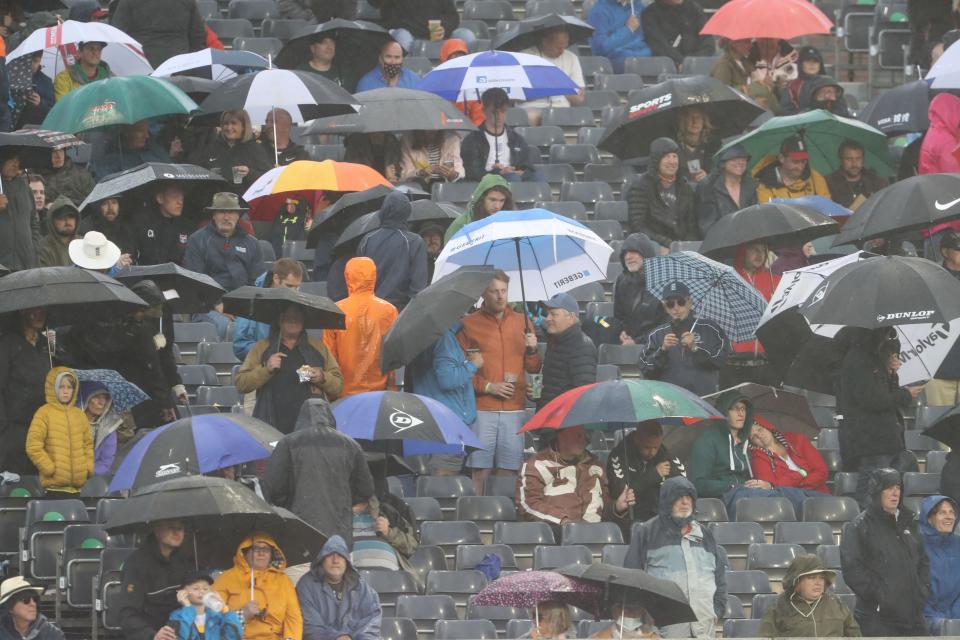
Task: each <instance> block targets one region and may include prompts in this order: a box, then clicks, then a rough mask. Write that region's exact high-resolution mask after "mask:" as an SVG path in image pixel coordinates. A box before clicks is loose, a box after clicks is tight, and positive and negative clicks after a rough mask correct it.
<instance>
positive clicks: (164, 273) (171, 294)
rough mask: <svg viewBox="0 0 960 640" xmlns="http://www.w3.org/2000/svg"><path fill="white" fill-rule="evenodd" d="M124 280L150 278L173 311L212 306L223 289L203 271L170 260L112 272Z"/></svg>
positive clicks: (136, 280)
mask: <svg viewBox="0 0 960 640" xmlns="http://www.w3.org/2000/svg"><path fill="white" fill-rule="evenodd" d="M115 278H116V279H117V280H119V281H120V282H123V283H125V284H130V285H132V284H134V283H136V282H140V281H141V280H153V281H154V282H156V283H157V286H158V287H160V289H161V290H163V293H164V297H165V298H166V302H165V303H164V304H165V306H167V307H169V309H170V311H172V312H173V313H203V312H205V311H209V310H210V309H211V308H213V305H215V304H217V302H218V301H219V300H220V298H221V297H222V296H223V294H224V293H226V292H225V291H224V289H223V287H221V286H220V285H219V284H217V281H216V280H214V279H213V278H211V277H210V276H208V275H207V274H205V273H197V272H196V271H190V270H189V269H184V268H183V267H181V266H180V265H177V264H174V263H172V262H167V263H164V264H154V265H149V266H137V265H133V266H129V267H127V268H125V269H122V270H121V271H119V272H117V273H116V274H115Z"/></svg>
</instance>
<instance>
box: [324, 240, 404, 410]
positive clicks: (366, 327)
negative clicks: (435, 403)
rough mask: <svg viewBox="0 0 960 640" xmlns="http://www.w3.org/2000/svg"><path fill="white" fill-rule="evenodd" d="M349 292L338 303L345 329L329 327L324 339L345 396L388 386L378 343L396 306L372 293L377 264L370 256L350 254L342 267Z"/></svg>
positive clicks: (379, 343) (343, 396)
mask: <svg viewBox="0 0 960 640" xmlns="http://www.w3.org/2000/svg"><path fill="white" fill-rule="evenodd" d="M343 275H344V277H345V278H346V280H347V290H348V291H349V292H350V295H348V296H347V297H346V298H345V299H344V300H341V301H340V302H338V303H337V306H338V307H340V310H341V311H343V313H344V315H345V316H346V325H347V328H346V329H342V330H333V329H328V330H326V331H324V332H323V341H324V343H325V344H326V345H327V348H328V349H329V350H330V353H331V354H332V355H333V357H334V359H336V361H337V362H338V363H340V372H341V373H342V374H343V391H341V392H340V397H342V398H345V397H347V396H352V395H354V394H356V393H364V392H365V391H382V390H384V389H386V388H387V375H386V374H385V373H383V372H381V371H380V345H381V343H382V342H383V337H384V336H385V335H386V334H387V331H388V330H389V329H390V326H391V325H392V324H393V323H394V322H396V320H397V308H396V307H395V306H393V305H392V304H390V303H389V302H387V301H386V300H383V299H381V298H378V297H377V296H375V295H374V294H373V287H374V285H375V284H376V282H377V265H375V264H374V263H373V260H371V259H370V258H352V259H351V260H350V261H349V262H348V263H347V266H346V267H345V268H344V270H343Z"/></svg>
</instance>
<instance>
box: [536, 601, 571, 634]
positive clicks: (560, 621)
mask: <svg viewBox="0 0 960 640" xmlns="http://www.w3.org/2000/svg"><path fill="white" fill-rule="evenodd" d="M537 616H538V617H539V626H538V627H537V631H538V632H539V634H540V637H541V638H552V637H555V636H558V635H560V634H561V633H566V632H567V631H568V630H569V629H570V627H571V625H572V624H573V618H572V617H571V616H570V609H569V608H568V607H567V605H565V604H563V603H562V602H557V601H556V600H545V601H543V602H540V603H538V604H537Z"/></svg>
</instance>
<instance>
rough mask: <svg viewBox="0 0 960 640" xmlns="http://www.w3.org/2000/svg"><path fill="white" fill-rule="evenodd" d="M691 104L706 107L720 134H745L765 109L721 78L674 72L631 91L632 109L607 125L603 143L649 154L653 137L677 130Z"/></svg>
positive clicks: (618, 150)
mask: <svg viewBox="0 0 960 640" xmlns="http://www.w3.org/2000/svg"><path fill="white" fill-rule="evenodd" d="M685 107H696V108H697V109H700V110H701V111H703V112H704V113H705V114H706V116H707V118H709V120H710V122H711V123H712V124H713V126H714V127H715V130H714V134H715V135H716V137H717V138H718V139H719V138H725V137H727V136H733V135H739V134H740V133H741V132H742V131H744V130H745V129H746V128H747V127H748V125H749V124H750V123H751V122H752V121H753V120H754V119H755V118H756V117H757V116H758V115H760V114H761V113H763V107H761V106H760V105H758V104H757V103H756V102H754V101H753V100H751V99H750V98H748V97H746V96H745V95H743V94H742V93H740V92H739V91H737V90H736V89H733V88H731V87H728V86H727V85H726V84H724V83H723V82H720V81H719V80H717V79H716V78H710V77H707V76H691V77H689V78H674V79H671V80H665V81H664V82H659V83H657V84H654V85H651V86H649V87H644V88H643V89H641V90H640V91H638V92H637V93H636V96H633V94H631V100H630V103H629V105H628V106H627V109H626V110H625V111H624V112H623V114H622V115H620V116H617V117H616V118H615V119H614V120H613V121H612V122H610V124H608V125H607V128H606V129H605V130H604V132H603V137H601V139H600V142H599V144H598V147H599V148H600V149H603V150H604V151H609V152H610V153H612V154H614V155H615V156H618V157H620V158H636V157H639V156H646V155H649V153H650V143H651V142H653V141H654V140H656V139H657V138H659V137H661V136H670V137H672V136H673V135H674V132H676V131H677V115H678V114H679V113H680V112H681V109H683V108H685Z"/></svg>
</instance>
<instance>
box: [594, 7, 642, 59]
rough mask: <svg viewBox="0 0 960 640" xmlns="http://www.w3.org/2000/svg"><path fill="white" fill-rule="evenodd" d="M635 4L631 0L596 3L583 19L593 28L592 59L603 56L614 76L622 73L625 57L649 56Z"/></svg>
mask: <svg viewBox="0 0 960 640" xmlns="http://www.w3.org/2000/svg"><path fill="white" fill-rule="evenodd" d="M635 4H636V3H635V0H630V1H629V2H628V1H625V0H597V2H596V3H595V4H594V5H593V7H591V8H590V14H589V15H588V16H587V22H589V23H590V24H591V25H593V28H594V32H593V36H592V37H591V38H590V49H591V50H592V51H593V54H594V55H596V56H606V57H607V58H608V59H609V60H610V63H611V64H612V65H613V71H614V73H623V63H624V61H625V60H626V59H627V58H632V57H638V58H645V57H647V56H650V55H651V53H650V47H648V46H647V42H646V40H644V38H643V29H642V28H641V25H640V11H638V10H637V9H641V7H638V6H635Z"/></svg>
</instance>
